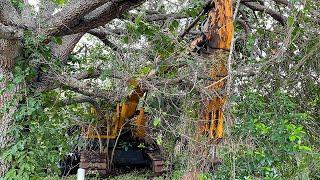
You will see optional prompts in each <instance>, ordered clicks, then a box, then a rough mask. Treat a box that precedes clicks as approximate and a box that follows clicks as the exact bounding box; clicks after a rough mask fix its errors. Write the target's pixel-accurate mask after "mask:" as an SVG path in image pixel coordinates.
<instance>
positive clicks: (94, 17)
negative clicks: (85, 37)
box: [44, 0, 144, 36]
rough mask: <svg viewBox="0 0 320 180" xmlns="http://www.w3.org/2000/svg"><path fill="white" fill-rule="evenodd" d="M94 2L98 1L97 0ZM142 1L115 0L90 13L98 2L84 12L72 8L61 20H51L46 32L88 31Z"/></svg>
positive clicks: (63, 33) (49, 33) (65, 33)
mask: <svg viewBox="0 0 320 180" xmlns="http://www.w3.org/2000/svg"><path fill="white" fill-rule="evenodd" d="M87 1H88V0H87ZM104 1H105V0H104ZM94 2H97V0H95V1H94ZM99 2H100V1H99ZM142 2H144V0H134V1H133V0H113V1H110V2H108V3H105V4H103V5H102V6H100V7H98V8H96V9H94V10H93V11H91V12H90V13H88V10H89V9H90V10H92V9H93V7H96V6H97V4H95V3H89V4H91V6H89V8H85V9H84V12H78V10H77V13H76V14H75V13H72V12H71V11H72V9H70V10H68V11H67V12H69V11H70V12H69V13H68V16H65V15H64V16H62V19H61V20H54V21H53V22H51V23H50V25H49V28H47V29H45V31H44V34H47V35H55V36H57V35H58V36H59V35H69V34H76V33H80V32H87V31H89V30H90V29H93V28H96V27H99V26H103V25H105V24H106V23H108V22H110V21H111V20H113V19H115V18H117V17H119V16H120V15H121V14H122V13H124V12H126V11H128V10H130V9H132V8H134V7H135V6H137V5H140V4H141V3H142ZM99 4H100V3H99ZM72 6H74V5H72ZM85 6H87V5H85ZM80 9H83V8H80ZM87 13H88V14H87Z"/></svg>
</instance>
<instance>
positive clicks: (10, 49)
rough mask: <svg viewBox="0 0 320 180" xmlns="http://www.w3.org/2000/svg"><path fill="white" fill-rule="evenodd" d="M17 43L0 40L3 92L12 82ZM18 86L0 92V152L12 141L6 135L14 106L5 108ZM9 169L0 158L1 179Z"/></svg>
mask: <svg viewBox="0 0 320 180" xmlns="http://www.w3.org/2000/svg"><path fill="white" fill-rule="evenodd" d="M19 48H20V45H19V42H18V41H17V40H4V39H0V77H2V78H0V79H2V80H1V81H0V90H4V89H5V88H6V86H7V85H8V83H9V82H10V81H12V67H13V65H14V59H15V58H16V57H17V56H18V53H19ZM18 89H19V86H16V87H15V88H14V90H12V91H8V92H6V91H3V92H2V93H1V91H0V110H1V111H0V150H1V152H3V150H4V149H5V148H6V147H7V145H8V144H9V143H10V141H12V139H13V138H12V137H10V136H8V135H7V132H8V130H9V129H10V127H11V125H12V120H13V117H12V115H13V113H14V112H15V110H16V108H17V107H16V106H14V104H16V103H13V105H10V107H9V108H6V105H7V103H8V102H10V101H11V100H13V98H14V96H15V94H16V93H17V92H18ZM9 167H10V164H9V163H5V162H4V161H3V160H2V159H1V156H0V177H3V176H4V175H5V173H6V172H7V170H8V168H9Z"/></svg>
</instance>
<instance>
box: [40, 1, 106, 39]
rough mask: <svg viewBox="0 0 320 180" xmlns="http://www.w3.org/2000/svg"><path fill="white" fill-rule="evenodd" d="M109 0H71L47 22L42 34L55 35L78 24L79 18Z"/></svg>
mask: <svg viewBox="0 0 320 180" xmlns="http://www.w3.org/2000/svg"><path fill="white" fill-rule="evenodd" d="M108 1H109V0H71V2H69V3H68V5H67V6H66V7H64V8H63V9H62V11H60V12H58V13H57V14H56V15H55V16H54V17H52V18H50V19H49V20H48V22H47V25H48V28H46V29H44V34H48V35H53V36H55V35H57V34H58V33H59V32H60V31H61V30H65V29H69V28H70V29H71V28H72V27H74V26H75V25H77V24H79V21H81V18H82V17H83V16H85V15H87V14H89V13H90V12H91V11H93V10H94V9H96V8H98V7H100V6H102V5H103V4H105V3H107V2H108Z"/></svg>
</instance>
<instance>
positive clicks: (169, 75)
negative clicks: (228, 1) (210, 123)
mask: <svg viewBox="0 0 320 180" xmlns="http://www.w3.org/2000/svg"><path fill="white" fill-rule="evenodd" d="M239 2H240V1H237V2H235V6H234V8H235V12H236V13H237V14H236V19H235V22H234V23H235V35H234V41H233V42H234V48H233V49H232V52H231V53H230V59H231V62H232V64H231V65H232V70H231V77H232V78H231V79H230V81H229V83H228V84H229V89H228V92H226V93H227V94H228V95H229V96H230V97H229V100H228V103H227V104H226V105H225V112H226V113H227V114H226V116H225V122H226V123H225V124H226V125H225V135H224V136H225V137H224V140H223V142H222V143H220V144H219V145H218V146H217V150H218V157H219V158H221V159H222V162H223V163H222V165H221V166H219V168H217V169H216V170H215V171H212V170H208V169H206V168H205V164H206V163H207V161H206V160H203V159H202V157H201V156H199V155H198V154H197V151H198V150H199V149H209V150H211V148H213V145H210V144H208V143H207V140H205V139H204V140H202V139H200V140H198V139H196V138H195V131H196V122H197V120H198V119H199V115H198V114H199V107H200V106H201V102H202V101H203V99H205V98H207V97H208V96H210V94H208V93H207V92H206V91H205V90H204V80H203V77H206V70H205V69H206V68H207V65H208V64H209V63H210V62H207V61H206V60H202V59H201V58H200V57H199V56H198V55H197V54H196V53H194V52H190V49H189V45H190V42H191V41H192V40H193V39H194V38H195V37H196V36H198V35H199V34H201V30H202V28H203V27H202V25H203V22H204V21H205V19H206V15H203V16H201V17H200V21H199V22H198V23H197V24H196V25H195V27H193V28H192V29H191V31H190V32H188V35H186V36H185V37H181V36H180V34H181V33H182V32H183V31H184V30H185V28H186V27H187V26H188V25H189V24H190V23H191V22H193V20H194V19H195V18H196V17H197V16H198V15H199V13H200V12H201V11H202V9H203V7H204V2H203V1H200V0H188V1H179V0H172V1H170V0H168V1H167V0H163V1H161V0H160V1H158V0H155V1H153V0H152V1H148V2H146V3H144V4H142V5H140V6H138V7H136V8H135V9H133V10H131V11H130V12H125V13H123V14H122V15H121V17H119V18H117V19H114V20H112V21H110V22H109V23H108V24H106V25H105V26H103V27H98V28H95V29H94V28H91V29H88V31H86V34H85V35H83V34H84V32H83V34H81V36H79V39H80V37H81V40H80V41H79V42H77V45H76V46H75V47H74V48H72V49H73V51H72V53H69V54H63V53H62V54H59V52H58V53H57V51H56V50H55V48H56V47H59V46H61V47H64V46H63V45H64V43H65V42H66V41H69V39H68V38H66V37H65V36H62V35H64V34H59V33H57V34H58V35H52V34H50V35H47V34H41V33H37V32H35V31H34V30H33V29H26V30H24V31H23V35H22V42H23V45H22V47H21V50H20V51H21V53H20V54H19V56H18V57H17V58H16V60H15V65H14V66H13V70H12V76H10V78H11V79H10V81H8V80H7V79H6V78H5V75H3V74H0V82H6V86H5V87H3V88H2V89H0V94H1V95H2V94H4V93H7V92H12V91H15V89H16V87H17V86H19V87H20V88H18V90H17V91H18V93H15V94H14V98H13V99H12V100H11V101H9V102H7V103H6V104H5V105H3V106H0V107H1V109H0V110H1V111H0V115H1V116H4V115H5V114H6V112H11V110H12V109H14V112H13V115H12V117H13V121H12V123H11V124H12V126H11V127H10V129H9V130H8V131H7V132H6V133H8V134H6V135H7V136H9V137H11V141H9V144H6V146H5V147H2V146H0V147H1V151H0V152H1V157H2V159H4V161H5V162H8V163H10V168H9V170H8V172H7V173H6V174H5V176H4V179H43V178H45V177H54V178H58V175H59V173H60V172H59V168H58V165H57V163H58V162H59V160H60V159H61V158H62V157H63V156H65V155H66V154H67V153H69V152H73V151H77V150H79V149H81V148H82V147H84V146H85V143H86V142H85V141H84V140H83V139H82V138H79V137H80V134H81V129H75V130H74V131H73V132H70V130H71V129H73V128H74V127H76V126H79V125H82V124H89V123H93V122H95V121H97V118H96V117H95V116H93V115H92V113H90V108H91V107H92V106H95V105H98V106H99V107H103V108H104V109H106V111H108V112H110V114H111V113H112V112H113V111H114V106H115V104H116V102H121V101H125V97H126V96H127V95H128V94H129V93H130V92H131V91H132V87H130V86H129V85H128V83H127V82H128V80H129V79H131V78H135V79H139V82H140V85H141V86H142V87H144V88H145V89H147V90H148V94H147V96H146V97H145V98H144V99H143V102H141V104H144V106H145V107H146V111H147V112H148V114H150V116H151V117H150V118H151V121H150V123H149V126H150V130H149V132H148V133H149V134H148V137H149V138H151V139H153V140H155V141H156V142H157V144H158V145H160V147H161V149H162V150H163V154H164V155H165V157H166V164H167V172H166V173H165V174H164V175H163V176H162V177H159V179H161V178H163V179H179V178H181V177H182V176H183V175H185V174H186V173H188V172H192V171H193V170H194V169H195V168H199V169H201V168H202V169H203V171H202V172H201V175H200V179H210V178H213V179H319V178H320V172H319V169H320V154H319V153H320V151H319V150H320V149H319V147H320V146H319V145H320V143H319V142H320V139H319V137H320V128H319V126H320V120H319V117H320V116H319V106H320V105H319V103H320V96H319V95H320V86H319V83H320V82H319V77H320V76H319V72H320V66H319V63H320V61H319V60H320V55H319V54H318V52H317V50H318V48H319V47H320V43H319V42H320V28H319V27H320V21H319V19H320V14H319V12H320V2H318V1H316V0H314V1H313V0H306V1H297V0H290V1H288V2H287V1H276V0H274V1H272V0H269V1H252V2H243V3H240V4H238V3H239ZM281 2H285V3H281ZM11 3H12V4H13V6H14V7H15V9H17V10H19V11H23V9H26V8H31V9H32V12H33V14H32V16H34V17H36V18H37V20H36V22H37V23H39V24H41V23H45V22H44V19H41V18H42V16H41V13H43V9H41V7H42V6H41V4H37V5H35V6H34V7H33V6H31V5H30V4H27V3H25V2H24V1H20V0H11ZM42 3H43V2H42ZM68 3H70V2H67V1H64V0H57V1H54V3H52V4H51V5H52V6H53V7H54V8H55V9H59V8H60V9H63V8H64V7H66V6H67V7H68V6H69V4H68ZM246 3H249V4H246ZM250 3H251V4H250ZM252 3H253V5H256V6H258V7H259V6H263V7H268V8H267V9H268V10H266V9H263V10H261V9H259V8H258V9H257V7H256V6H254V7H252ZM44 4H45V3H44ZM238 5H239V6H238ZM36 7H38V8H39V7H40V9H38V10H36V9H37V8H36ZM1 10H2V9H1V8H0V12H1ZM270 11H272V12H271V13H270ZM0 15H2V14H0ZM1 19H2V18H0V20H1ZM0 22H1V24H2V23H3V22H2V21H0ZM39 28H42V26H39ZM0 35H1V34H0ZM1 37H2V36H0V38H1ZM48 42H50V43H48ZM60 51H61V50H60ZM62 51H63V50H62ZM65 56H66V57H65ZM168 68H169V69H170V70H169V71H168ZM0 72H1V71H0ZM150 73H153V74H154V75H153V76H152V77H147V75H148V74H150ZM44 74H46V76H45V75H44ZM70 77H71V78H73V79H71V78H70ZM42 78H43V79H45V78H47V80H46V81H47V82H46V83H47V84H52V86H53V87H49V85H48V87H49V89H46V90H45V91H43V90H42V89H41V88H42V86H41V85H42V84H41V83H40V85H39V83H38V82H41V80H42ZM7 81H8V82H7ZM0 87H1V86H0ZM0 120H2V119H0ZM0 143H1V142H0ZM134 176H139V175H138V174H134ZM121 178H122V177H121ZM123 178H126V177H123ZM128 178H133V177H132V175H131V176H129V177H128ZM137 178H138V177H137ZM0 179H1V178H0Z"/></svg>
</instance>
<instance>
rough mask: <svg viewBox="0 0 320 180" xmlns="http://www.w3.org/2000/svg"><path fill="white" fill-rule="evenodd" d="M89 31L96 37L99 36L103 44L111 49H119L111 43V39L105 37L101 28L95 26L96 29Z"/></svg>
mask: <svg viewBox="0 0 320 180" xmlns="http://www.w3.org/2000/svg"><path fill="white" fill-rule="evenodd" d="M89 33H90V34H91V35H93V36H96V37H97V38H99V39H100V40H101V41H102V42H103V44H104V45H105V46H108V47H110V48H111V49H112V50H114V51H118V50H119V48H118V47H117V46H116V45H115V44H113V43H112V42H111V41H109V40H108V38H107V37H106V34H105V33H104V31H101V30H99V29H97V28H96V29H92V30H90V31H89Z"/></svg>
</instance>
